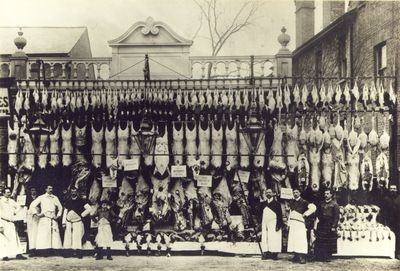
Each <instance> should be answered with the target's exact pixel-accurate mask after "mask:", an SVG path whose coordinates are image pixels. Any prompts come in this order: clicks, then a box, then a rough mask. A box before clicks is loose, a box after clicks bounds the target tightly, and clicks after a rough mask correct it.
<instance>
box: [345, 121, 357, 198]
mask: <svg viewBox="0 0 400 271" xmlns="http://www.w3.org/2000/svg"><path fill="white" fill-rule="evenodd" d="M359 148H360V139H359V138H358V135H357V133H356V131H355V130H354V118H353V119H352V128H351V131H350V133H349V138H348V140H347V150H348V152H347V164H348V174H349V175H348V176H349V189H350V190H357V189H358V183H359V180H360V155H359V153H358V150H359Z"/></svg>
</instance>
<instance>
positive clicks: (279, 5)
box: [0, 0, 322, 57]
mask: <svg viewBox="0 0 400 271" xmlns="http://www.w3.org/2000/svg"><path fill="white" fill-rule="evenodd" d="M253 1H256V0H253ZM242 2H243V0H218V5H219V7H220V9H219V10H221V11H223V12H224V14H225V16H229V14H234V11H235V10H237V8H238V6H240V4H241V3H242ZM259 2H262V5H261V7H260V8H259V10H258V11H257V14H256V19H255V23H254V24H253V25H251V26H250V27H248V28H246V29H245V30H243V31H242V32H240V33H238V34H236V35H234V36H233V37H232V39H231V40H229V41H228V42H227V43H226V46H225V48H224V49H223V50H222V51H221V52H220V55H252V54H253V55H273V54H275V53H277V52H278V50H279V49H280V47H281V46H280V44H279V43H278V41H277V37H278V36H279V34H280V30H281V28H282V27H283V26H285V27H286V29H287V32H286V33H287V34H289V35H290V37H291V41H290V43H289V45H288V48H289V49H290V50H292V51H293V50H294V49H295V14H294V11H295V6H294V1H293V0H259ZM0 6H1V9H2V11H3V12H2V14H1V16H0V26H86V27H87V28H88V32H89V38H90V43H91V49H92V54H93V56H94V57H102V56H111V48H110V47H109V46H108V44H107V41H109V40H112V39H115V38H117V37H119V36H120V35H122V34H123V33H124V32H125V31H126V30H128V29H129V27H131V26H132V25H133V24H134V23H135V22H137V21H145V20H146V18H147V17H149V16H151V17H153V18H154V20H156V21H163V22H164V23H166V24H167V25H169V26H170V27H171V28H172V29H173V30H174V31H175V32H177V33H178V34H179V35H181V36H183V37H184V38H187V39H192V37H193V36H194V33H195V32H196V30H197V28H198V27H199V25H200V10H199V8H198V7H197V5H196V3H195V2H194V0H12V1H10V0H0ZM5 10H8V11H9V12H4V11H5ZM321 10H322V3H321V0H319V1H318V0H317V1H316V23H315V28H316V31H319V30H320V29H321V28H322V13H321ZM0 38H1V37H0ZM44 38H45V37H44ZM49 42H51V41H50V40H49ZM28 43H29V41H28ZM209 54H210V45H209V39H207V27H206V23H205V21H204V20H203V24H202V28H201V30H200V32H199V34H198V35H197V37H196V38H195V39H194V43H193V45H192V47H191V55H209Z"/></svg>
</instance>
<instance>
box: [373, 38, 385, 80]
mask: <svg viewBox="0 0 400 271" xmlns="http://www.w3.org/2000/svg"><path fill="white" fill-rule="evenodd" d="M374 54H375V75H376V76H385V71H386V66H387V53H386V42H383V43H381V44H378V45H377V46H375V49H374Z"/></svg>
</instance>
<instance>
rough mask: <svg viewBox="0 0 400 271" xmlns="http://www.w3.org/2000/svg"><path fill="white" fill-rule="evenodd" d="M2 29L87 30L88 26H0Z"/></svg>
mask: <svg viewBox="0 0 400 271" xmlns="http://www.w3.org/2000/svg"><path fill="white" fill-rule="evenodd" d="M0 28H86V29H87V26H0Z"/></svg>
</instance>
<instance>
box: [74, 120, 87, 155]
mask: <svg viewBox="0 0 400 271" xmlns="http://www.w3.org/2000/svg"><path fill="white" fill-rule="evenodd" d="M86 128H87V123H86V121H77V122H76V123H75V146H76V160H77V161H81V162H86V158H85V155H84V153H85V149H86V146H87V140H86V131H87V129H86Z"/></svg>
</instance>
